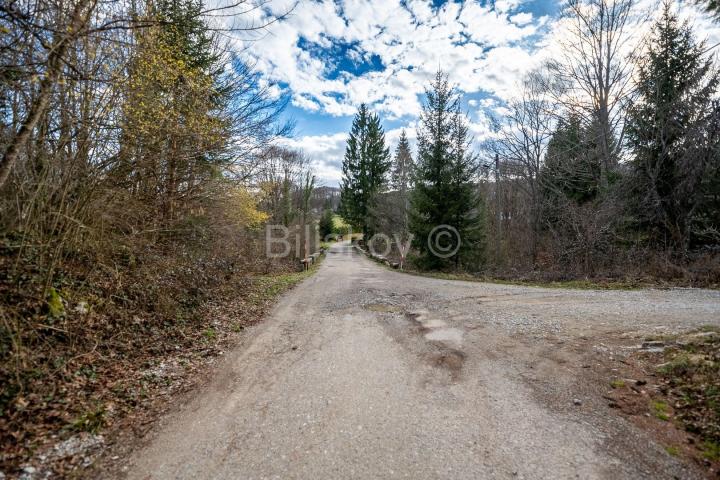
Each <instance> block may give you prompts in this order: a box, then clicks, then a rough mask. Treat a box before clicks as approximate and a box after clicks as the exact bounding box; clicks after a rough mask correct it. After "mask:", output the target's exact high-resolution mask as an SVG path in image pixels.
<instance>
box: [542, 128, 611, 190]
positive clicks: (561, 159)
mask: <svg viewBox="0 0 720 480" xmlns="http://www.w3.org/2000/svg"><path fill="white" fill-rule="evenodd" d="M594 131H595V129H594V128H593V126H592V125H590V126H589V127H583V125H582V123H581V121H580V118H579V117H578V116H577V115H571V116H570V118H569V119H568V120H561V121H560V122H559V123H558V126H557V128H556V130H555V132H554V133H553V136H552V138H551V139H550V141H549V142H548V148H547V153H546V155H545V162H544V164H543V167H542V170H541V174H540V180H541V185H542V188H543V192H544V194H545V198H546V199H547V200H549V201H550V203H557V202H555V200H557V197H558V196H563V197H565V198H566V199H568V200H571V201H573V202H575V203H577V204H583V203H585V202H589V201H592V200H594V199H595V198H597V197H598V195H599V193H600V188H601V175H602V161H601V159H600V156H599V155H598V148H597V141H596V136H595V135H594V133H593V132H594Z"/></svg>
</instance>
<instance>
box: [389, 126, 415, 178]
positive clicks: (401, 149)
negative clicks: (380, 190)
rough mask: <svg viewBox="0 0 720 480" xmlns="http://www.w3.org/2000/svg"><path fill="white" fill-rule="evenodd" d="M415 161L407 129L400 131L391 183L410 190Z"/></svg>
mask: <svg viewBox="0 0 720 480" xmlns="http://www.w3.org/2000/svg"><path fill="white" fill-rule="evenodd" d="M414 167H415V163H414V161H413V158H412V153H410V142H408V139H407V134H406V133H405V130H404V129H403V131H402V132H401V133H400V141H399V142H398V145H397V148H396V149H395V157H394V158H393V164H392V172H391V176H390V185H392V187H393V188H394V189H396V190H398V191H408V190H409V189H410V187H411V186H412V175H413V170H414Z"/></svg>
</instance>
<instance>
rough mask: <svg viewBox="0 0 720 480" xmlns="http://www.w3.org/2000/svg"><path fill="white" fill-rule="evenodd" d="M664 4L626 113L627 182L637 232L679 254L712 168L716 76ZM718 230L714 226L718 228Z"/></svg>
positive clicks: (700, 49) (687, 29) (688, 31)
mask: <svg viewBox="0 0 720 480" xmlns="http://www.w3.org/2000/svg"><path fill="white" fill-rule="evenodd" d="M704 50H705V46H704V44H703V43H697V42H696V41H695V39H694V37H693V34H692V29H691V27H690V26H689V25H688V24H687V23H679V22H678V19H677V16H676V15H675V14H674V13H673V12H672V10H671V6H670V4H669V3H665V6H664V9H663V12H662V15H661V16H660V18H659V19H658V21H657V22H656V23H655V25H654V27H653V32H652V36H651V40H650V45H649V50H648V53H647V55H646V56H645V57H644V61H643V62H642V64H641V65H640V69H639V76H638V86H637V88H638V93H639V98H638V101H637V102H636V103H635V104H634V105H632V107H631V108H630V110H629V112H628V120H627V138H628V143H629V146H630V147H631V149H632V151H633V153H634V158H633V160H632V162H631V173H630V175H629V178H628V186H629V189H628V190H629V195H630V197H629V205H630V207H631V212H632V214H633V217H634V219H635V226H636V227H637V228H638V230H639V231H640V232H643V233H644V235H645V236H646V238H647V239H648V240H649V241H650V242H651V243H653V244H656V245H663V246H667V247H670V248H673V249H676V250H680V251H685V250H686V249H687V248H688V247H689V245H690V241H691V237H692V230H693V225H692V224H693V218H698V217H699V216H702V213H703V212H701V211H700V210H701V208H702V205H703V201H704V197H705V193H704V189H703V188H701V187H702V186H703V184H707V182H706V181H705V180H706V178H705V177H706V174H707V173H708V170H709V169H711V168H712V165H714V164H716V163H717V136H718V132H717V123H716V121H715V118H716V107H715V106H714V104H713V97H714V95H715V92H716V90H717V87H718V72H717V70H716V69H715V67H714V66H713V64H712V60H711V59H710V58H709V57H708V56H706V55H705V54H704ZM716 226H717V225H716Z"/></svg>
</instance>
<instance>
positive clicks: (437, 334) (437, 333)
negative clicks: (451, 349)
mask: <svg viewBox="0 0 720 480" xmlns="http://www.w3.org/2000/svg"><path fill="white" fill-rule="evenodd" d="M462 338H463V331H462V330H460V329H458V328H435V329H432V330H430V331H429V332H428V333H426V334H425V339H427V340H430V341H432V342H446V343H452V344H454V345H455V346H456V347H459V346H460V345H461V344H462Z"/></svg>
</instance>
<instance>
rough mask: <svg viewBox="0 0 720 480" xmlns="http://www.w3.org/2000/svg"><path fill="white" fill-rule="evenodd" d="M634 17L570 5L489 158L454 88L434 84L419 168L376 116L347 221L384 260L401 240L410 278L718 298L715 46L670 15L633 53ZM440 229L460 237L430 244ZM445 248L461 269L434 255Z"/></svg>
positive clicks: (444, 78) (366, 133) (364, 133)
mask: <svg viewBox="0 0 720 480" xmlns="http://www.w3.org/2000/svg"><path fill="white" fill-rule="evenodd" d="M632 8H633V3H632V2H631V1H621V2H605V1H603V0H598V1H592V2H571V3H570V4H569V6H568V9H569V12H568V15H570V24H569V25H570V26H569V29H568V32H567V37H566V38H567V43H566V44H564V45H562V47H563V48H562V52H563V53H562V55H560V56H558V57H557V58H554V59H552V60H550V61H548V62H546V63H545V64H543V65H542V66H541V67H540V68H538V69H536V70H534V71H531V72H530V73H529V74H528V75H527V76H526V78H525V79H524V80H523V82H522V86H521V93H520V95H518V97H517V98H516V99H515V100H513V101H512V102H510V103H509V104H508V105H507V114H506V115H505V116H503V117H501V118H497V117H491V118H490V121H491V123H492V127H493V129H492V131H493V134H492V135H491V136H489V138H486V139H483V141H482V142H481V144H480V145H479V147H478V146H475V145H474V142H473V138H472V137H471V135H470V134H469V131H468V119H467V114H466V113H465V111H464V110H463V101H462V94H461V92H459V91H458V90H457V89H456V88H454V87H453V83H452V82H453V76H452V72H446V73H443V72H442V71H439V72H438V73H437V75H436V77H435V79H434V80H432V81H431V82H429V83H428V86H427V89H426V93H425V101H424V104H423V111H422V115H421V117H420V122H419V127H418V129H417V148H416V151H415V152H412V149H411V148H410V145H409V143H408V141H407V137H406V135H405V132H403V135H402V136H401V138H400V141H399V143H398V144H397V146H395V150H394V153H393V154H392V155H391V153H390V151H389V148H388V147H389V146H386V144H385V138H384V131H383V128H382V125H381V121H380V118H379V117H378V115H377V114H373V113H372V112H371V111H370V110H369V107H368V106H366V105H362V106H361V107H360V108H359V110H358V113H357V115H356V117H355V121H354V123H353V127H352V131H351V132H350V137H349V140H348V146H347V150H346V153H345V160H344V163H343V184H342V205H341V211H342V212H343V215H344V216H345V218H346V219H348V220H349V221H350V222H351V223H352V224H353V226H354V227H355V228H356V230H357V231H361V232H362V233H363V234H364V235H365V237H366V238H369V237H371V236H372V235H373V234H376V233H382V234H383V236H382V237H378V242H377V243H378V245H375V244H373V245H372V246H373V248H375V249H377V250H380V251H384V250H385V249H386V245H385V244H384V243H383V242H385V243H387V239H391V243H392V244H393V245H392V253H393V256H394V257H395V259H398V260H400V259H401V260H405V259H404V255H403V253H406V254H407V256H408V260H409V262H408V264H407V265H408V266H410V267H411V268H413V267H415V268H419V269H430V270H437V269H440V270H452V271H462V272H465V273H468V274H473V275H476V276H486V277H491V278H492V277H495V278H506V279H527V280H533V279H536V280H573V279H588V278H589V279H595V280H610V279H615V280H620V281H628V282H630V283H632V282H643V281H645V282H650V283H653V282H658V281H659V282H671V283H672V282H675V283H678V284H686V285H716V284H717V282H718V279H719V277H718V274H719V273H720V264H718V259H719V258H720V257H718V253H719V252H718V245H719V242H718V240H719V238H720V237H719V236H718V235H719V230H718V226H719V225H720V204H719V203H718V200H720V197H719V195H720V190H719V189H720V163H719V162H720V155H719V153H720V152H719V150H718V146H719V145H720V144H719V143H718V142H719V140H720V137H719V134H720V130H718V128H719V126H720V124H719V123H718V119H719V117H718V114H719V113H720V110H719V108H720V104H718V99H717V89H718V65H717V61H716V60H715V56H714V52H713V49H714V48H715V47H717V45H707V44H706V43H705V42H703V41H702V40H701V39H698V38H696V35H695V34H694V32H693V29H692V26H691V25H690V24H689V23H687V22H683V21H681V20H679V19H678V16H677V14H676V13H674V11H673V6H672V5H671V4H670V3H665V4H664V5H663V8H662V9H661V13H660V14H659V15H658V16H657V18H656V19H655V20H654V24H653V27H652V29H651V31H650V32H649V34H648V36H647V37H645V38H643V39H642V41H641V42H640V44H639V45H635V44H630V32H629V30H630V23H631V19H632V16H631V15H632ZM628 51H633V52H642V54H637V55H629V54H628V53H627V52H628ZM474 147H475V148H474ZM440 225H446V226H449V227H452V228H453V229H454V233H453V235H452V236H445V237H444V238H431V234H432V233H433V229H434V228H435V227H437V226H440ZM395 239H412V249H411V250H410V251H409V252H402V251H401V250H402V249H401V248H399V247H400V245H401V244H402V242H401V241H396V240H395ZM437 242H439V244H438V246H439V247H441V248H440V249H441V250H443V249H444V250H445V251H447V252H448V253H453V252H454V253H453V254H452V255H447V256H446V255H437V254H436V253H437V252H431V251H430V245H432V244H434V243H437ZM401 257H403V258H401Z"/></svg>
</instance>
